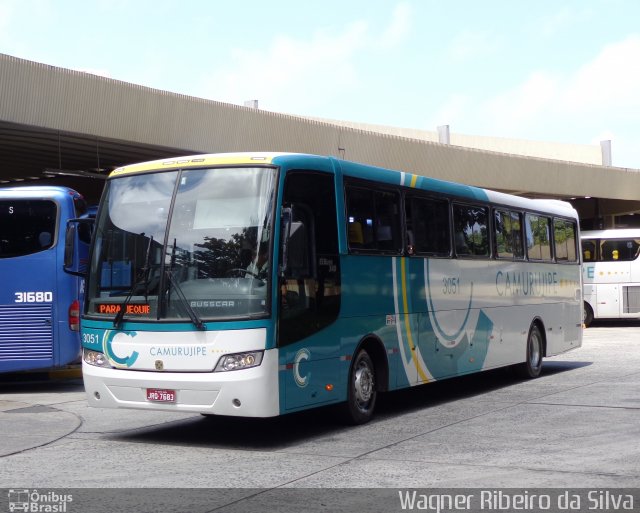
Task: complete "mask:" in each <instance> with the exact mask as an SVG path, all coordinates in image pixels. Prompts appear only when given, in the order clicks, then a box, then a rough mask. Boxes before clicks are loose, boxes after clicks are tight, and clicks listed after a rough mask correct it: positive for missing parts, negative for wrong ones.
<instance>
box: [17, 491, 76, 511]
mask: <svg viewBox="0 0 640 513" xmlns="http://www.w3.org/2000/svg"><path fill="white" fill-rule="evenodd" d="M7 495H8V496H9V511H11V512H13V511H30V512H34V513H66V512H67V511H69V510H68V509H67V504H68V503H70V502H73V496H72V495H71V494H61V493H58V492H51V491H49V492H39V491H38V490H28V489H10V490H9V493H8V494H7Z"/></svg>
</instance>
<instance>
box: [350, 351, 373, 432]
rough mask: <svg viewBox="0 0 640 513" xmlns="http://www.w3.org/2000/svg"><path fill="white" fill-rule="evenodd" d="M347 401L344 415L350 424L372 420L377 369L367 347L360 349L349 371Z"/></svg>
mask: <svg viewBox="0 0 640 513" xmlns="http://www.w3.org/2000/svg"><path fill="white" fill-rule="evenodd" d="M348 387H349V388H348V389H347V402H346V404H345V405H344V417H345V420H346V421H347V422H348V423H349V424H364V423H365V422H368V421H369V420H371V417H373V411H374V409H375V405H376V399H377V396H378V394H377V391H376V370H375V366H374V364H373V360H372V359H371V356H369V353H368V352H367V350H366V349H360V350H359V351H358V353H357V355H356V357H355V359H354V360H353V364H352V365H351V371H350V372H349V383H348Z"/></svg>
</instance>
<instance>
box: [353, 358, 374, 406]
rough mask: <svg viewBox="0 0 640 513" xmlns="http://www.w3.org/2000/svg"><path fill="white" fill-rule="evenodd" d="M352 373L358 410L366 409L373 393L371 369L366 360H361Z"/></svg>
mask: <svg viewBox="0 0 640 513" xmlns="http://www.w3.org/2000/svg"><path fill="white" fill-rule="evenodd" d="M354 375H355V381H354V392H355V399H356V404H357V406H358V408H359V409H360V410H362V411H366V410H367V409H368V407H369V403H370V401H371V398H372V397H373V393H374V381H373V370H372V369H371V367H370V366H369V364H368V363H367V362H366V361H364V360H361V361H360V362H358V368H357V369H356V372H355V373H354Z"/></svg>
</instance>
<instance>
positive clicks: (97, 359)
mask: <svg viewBox="0 0 640 513" xmlns="http://www.w3.org/2000/svg"><path fill="white" fill-rule="evenodd" d="M82 358H83V359H84V361H85V363H88V364H89V365H95V366H96V367H107V368H111V364H110V363H109V360H107V357H106V356H105V355H104V353H99V352H98V351H91V350H90V349H84V350H83V354H82Z"/></svg>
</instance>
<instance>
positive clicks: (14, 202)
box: [0, 186, 90, 372]
mask: <svg viewBox="0 0 640 513" xmlns="http://www.w3.org/2000/svg"><path fill="white" fill-rule="evenodd" d="M86 210H87V205H86V202H85V200H84V199H83V197H82V196H81V195H80V194H79V193H77V192H76V191H74V190H72V189H69V188H65V187H55V186H24V187H8V188H0V276H1V277H2V278H1V279H2V286H1V287H0V372H14V371H26V370H36V369H50V368H55V367H61V366H65V365H67V364H70V363H72V362H78V363H79V359H80V351H81V350H80V331H79V327H80V297H81V293H82V287H83V286H84V285H83V284H84V280H83V278H82V277H80V276H74V275H70V274H68V273H65V272H64V271H63V263H64V259H65V246H66V244H65V237H66V224H67V221H68V220H70V219H74V218H77V217H79V216H81V215H83V214H84V213H85V212H86ZM84 233H85V234H84V236H83V239H84V246H85V247H86V248H87V249H86V250H85V251H86V253H85V258H86V257H87V256H88V243H89V242H90V240H89V237H90V233H89V232H86V231H85V232H84ZM78 246H79V249H78V251H80V249H81V248H82V244H79V245H78ZM78 246H76V247H78ZM79 258H80V256H79Z"/></svg>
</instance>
